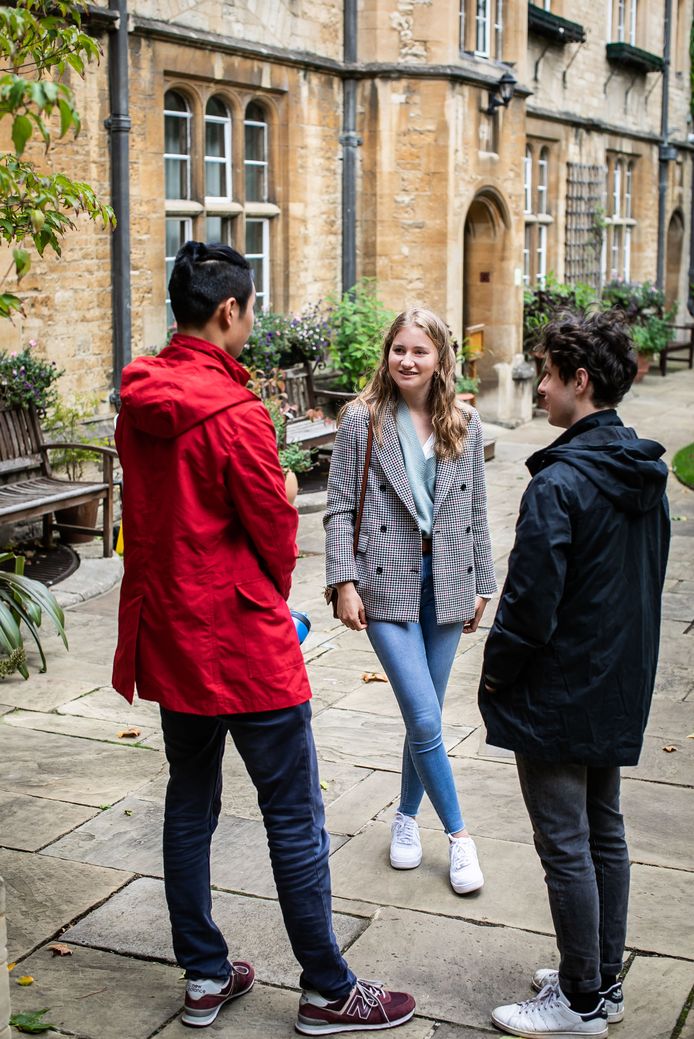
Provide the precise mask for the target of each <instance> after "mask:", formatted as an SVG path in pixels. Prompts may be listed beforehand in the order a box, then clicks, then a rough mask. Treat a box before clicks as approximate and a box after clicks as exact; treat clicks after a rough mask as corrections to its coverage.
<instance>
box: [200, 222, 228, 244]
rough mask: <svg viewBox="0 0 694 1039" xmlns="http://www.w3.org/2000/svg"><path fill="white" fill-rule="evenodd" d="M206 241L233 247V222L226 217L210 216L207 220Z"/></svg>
mask: <svg viewBox="0 0 694 1039" xmlns="http://www.w3.org/2000/svg"><path fill="white" fill-rule="evenodd" d="M205 241H207V242H223V243H224V245H231V244H232V241H231V220H230V219H229V217H225V216H208V217H207V219H206V220H205Z"/></svg>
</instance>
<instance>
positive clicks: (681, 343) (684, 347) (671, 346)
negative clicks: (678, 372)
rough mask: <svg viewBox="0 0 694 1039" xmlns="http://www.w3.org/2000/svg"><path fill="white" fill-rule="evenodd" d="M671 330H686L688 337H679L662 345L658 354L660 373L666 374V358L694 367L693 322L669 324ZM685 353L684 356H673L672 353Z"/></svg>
mask: <svg viewBox="0 0 694 1039" xmlns="http://www.w3.org/2000/svg"><path fill="white" fill-rule="evenodd" d="M670 328H671V329H672V330H673V332H675V333H677V332H688V333H689V337H688V338H687V339H681V338H679V337H677V338H675V339H673V340H672V342H669V343H668V345H667V346H664V347H663V349H662V350H661V351H660V354H659V361H660V374H661V375H667V364H668V359H670V360H671V361H673V362H674V363H676V364H686V365H687V366H688V367H689V368H692V367H694V324H689V325H670ZM679 353H686V354H687V356H686V357H673V354H679Z"/></svg>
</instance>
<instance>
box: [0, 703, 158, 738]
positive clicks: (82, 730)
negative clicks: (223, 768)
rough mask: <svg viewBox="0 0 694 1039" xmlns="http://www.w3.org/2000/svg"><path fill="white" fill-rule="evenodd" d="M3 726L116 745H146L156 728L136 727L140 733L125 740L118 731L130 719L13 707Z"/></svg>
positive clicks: (155, 732) (128, 723)
mask: <svg viewBox="0 0 694 1039" xmlns="http://www.w3.org/2000/svg"><path fill="white" fill-rule="evenodd" d="M4 722H5V724H6V725H14V726H16V727H17V728H18V729H35V730H37V731H38V732H54V733H59V734H60V735H63V736H79V737H81V738H82V739H87V740H99V741H100V742H102V743H115V744H116V745H117V746H119V747H123V746H127V747H138V746H146V745H147V744H149V743H151V742H152V741H153V740H154V739H155V737H158V735H159V731H158V729H153V728H152V727H151V726H149V727H147V726H139V725H138V726H137V728H139V729H140V735H139V736H138V737H137V738H136V739H125V738H123V737H120V738H119V736H118V733H119V732H120V731H121V730H122V729H125V728H127V727H128V726H129V725H132V724H133V723H132V722H110V721H104V720H102V719H101V718H82V717H80V716H79V715H75V714H57V713H51V714H46V713H44V712H43V711H22V710H20V709H18V710H15V711H13V712H12V714H6V715H5V717H4Z"/></svg>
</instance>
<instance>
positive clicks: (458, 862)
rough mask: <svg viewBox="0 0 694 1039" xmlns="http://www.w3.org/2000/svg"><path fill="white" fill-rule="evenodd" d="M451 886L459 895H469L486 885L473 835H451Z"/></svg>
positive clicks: (449, 850) (449, 852) (449, 849)
mask: <svg viewBox="0 0 694 1039" xmlns="http://www.w3.org/2000/svg"><path fill="white" fill-rule="evenodd" d="M448 840H449V842H450V843H449V848H448V854H449V857H450V873H449V876H450V878H451V887H452V888H453V890H454V891H455V893H456V894H457V895H468V894H469V893H470V892H471V891H479V889H480V888H481V887H483V886H484V877H483V876H482V870H481V869H480V864H479V861H478V859H477V848H476V847H475V842H474V841H473V839H472V837H449V838H448Z"/></svg>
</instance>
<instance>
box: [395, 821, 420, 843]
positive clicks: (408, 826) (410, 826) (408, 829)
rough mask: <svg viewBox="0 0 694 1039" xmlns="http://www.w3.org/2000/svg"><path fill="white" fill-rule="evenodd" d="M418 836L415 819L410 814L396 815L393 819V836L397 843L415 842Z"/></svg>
mask: <svg viewBox="0 0 694 1039" xmlns="http://www.w3.org/2000/svg"><path fill="white" fill-rule="evenodd" d="M418 836H419V827H418V826H417V820H416V819H413V818H412V816H411V815H401V816H400V817H398V816H396V817H395V819H394V820H393V837H394V838H395V840H396V841H397V842H398V844H416V843H417V837H418Z"/></svg>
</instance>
